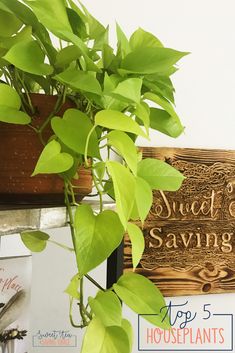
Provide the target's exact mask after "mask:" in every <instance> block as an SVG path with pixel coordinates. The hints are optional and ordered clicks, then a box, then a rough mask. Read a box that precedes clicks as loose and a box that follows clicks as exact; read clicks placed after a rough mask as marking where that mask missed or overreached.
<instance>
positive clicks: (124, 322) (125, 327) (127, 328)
mask: <svg viewBox="0 0 235 353" xmlns="http://www.w3.org/2000/svg"><path fill="white" fill-rule="evenodd" d="M122 328H123V330H124V331H125V332H126V334H127V336H128V340H129V347H130V352H132V346H133V328H132V326H131V323H130V322H129V321H128V320H127V319H122Z"/></svg>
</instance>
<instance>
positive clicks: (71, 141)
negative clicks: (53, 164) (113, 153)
mask: <svg viewBox="0 0 235 353" xmlns="http://www.w3.org/2000/svg"><path fill="white" fill-rule="evenodd" d="M51 126H52V129H53V131H54V133H55V134H56V135H57V136H58V137H59V139H60V140H61V141H62V142H63V143H64V144H65V145H66V146H68V147H69V148H71V149H72V150H73V151H75V152H77V153H80V154H84V153H85V147H86V141H87V137H88V135H89V133H90V131H91V129H92V128H93V125H92V123H91V121H90V119H89V118H88V116H87V115H86V114H84V113H83V112H81V111H80V110H78V109H68V110H66V112H65V114H64V116H63V119H61V118H59V117H54V118H52V120H51ZM88 155H89V156H91V157H97V158H100V152H99V147H98V139H97V135H96V132H95V131H93V132H92V134H91V137H90V139H89V145H88Z"/></svg>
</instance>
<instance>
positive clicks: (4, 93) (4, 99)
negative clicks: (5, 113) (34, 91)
mask: <svg viewBox="0 0 235 353" xmlns="http://www.w3.org/2000/svg"><path fill="white" fill-rule="evenodd" d="M0 106H5V107H9V108H14V109H17V110H18V109H20V107H21V100H20V96H19V94H18V93H17V92H16V90H15V89H14V88H12V87H10V86H8V85H6V84H4V83H0Z"/></svg>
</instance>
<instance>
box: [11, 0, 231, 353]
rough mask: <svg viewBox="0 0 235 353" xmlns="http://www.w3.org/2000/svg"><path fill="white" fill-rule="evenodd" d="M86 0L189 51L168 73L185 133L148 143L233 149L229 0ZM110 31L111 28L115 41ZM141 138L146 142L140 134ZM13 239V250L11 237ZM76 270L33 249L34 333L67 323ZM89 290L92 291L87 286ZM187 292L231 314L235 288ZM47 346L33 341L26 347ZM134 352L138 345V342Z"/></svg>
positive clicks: (60, 255)
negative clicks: (204, 293) (70, 286)
mask: <svg viewBox="0 0 235 353" xmlns="http://www.w3.org/2000/svg"><path fill="white" fill-rule="evenodd" d="M84 4H86V5H87V7H88V8H89V9H90V11H91V12H92V13H93V14H94V15H95V16H97V17H98V18H99V19H100V20H101V22H103V23H104V24H111V26H113V27H114V25H115V20H117V22H118V23H119V24H120V25H121V26H122V28H123V30H124V31H125V32H126V33H127V34H128V35H130V34H131V33H132V32H133V31H134V30H135V29H136V28H137V27H142V28H144V29H145V30H148V31H150V32H153V33H154V34H155V35H157V36H158V37H159V39H160V40H161V41H162V42H163V43H164V44H165V46H167V47H172V48H175V49H178V50H182V51H190V52H191V55H190V56H187V57H185V58H183V59H182V60H181V62H180V65H179V67H180V70H179V72H177V73H176V74H175V75H174V76H173V81H174V84H175V88H176V108H177V112H178V114H179V115H180V117H181V119H182V122H183V124H184V126H186V130H185V134H183V135H182V136H181V137H180V138H178V139H177V140H173V139H170V138H168V137H166V136H164V135H161V134H160V133H152V141H151V145H153V146H174V147H195V148H197V147H205V148H223V149H235V140H234V132H235V104H234V102H235V87H234V86H235V21H234V18H235V2H234V0H223V1H222V0H164V1H162V0H161V1H160V0H144V1H140V0H125V1H124V0H119V1H110V0H99V1H94V0H84ZM113 33H114V32H113V30H112V40H113V38H114V35H113ZM139 144H141V145H149V143H148V142H147V141H143V140H140V141H139ZM51 234H52V235H53V236H54V237H55V239H57V240H58V238H60V239H61V240H62V241H65V242H66V241H69V240H68V238H69V232H68V231H67V230H66V229H62V230H61V229H60V230H54V231H52V232H51ZM12 239H13V238H12ZM5 241H6V240H5ZM13 243H14V244H13V246H14V247H15V249H16V241H14V242H13ZM8 249H9V246H8ZM16 252H19V251H18V250H17V251H16ZM74 274H75V266H74V262H73V260H72V257H71V255H70V254H69V253H68V254H67V253H65V252H64V251H63V250H60V249H55V248H54V247H53V246H51V245H49V246H48V249H47V250H46V251H45V252H44V253H43V254H37V255H34V256H33V283H32V285H33V289H32V307H31V316H32V333H33V334H35V333H36V332H37V331H38V330H39V329H41V330H54V329H63V330H65V329H70V326H69V322H68V313H67V309H68V300H67V297H66V295H65V294H64V293H63V290H64V288H65V287H66V285H67V283H68V281H69V279H70V278H71V277H72V276H73V275H74ZM94 275H95V276H96V277H97V278H99V279H100V280H101V282H103V283H105V265H102V266H101V267H99V268H98V269H96V270H95V274H94ZM88 292H89V295H90V293H92V288H91V287H89V288H88ZM187 299H189V301H190V305H191V306H192V307H193V309H194V310H200V309H201V307H202V305H203V304H204V303H205V302H207V303H211V304H212V307H213V309H214V310H215V312H218V313H220V312H221V313H226V312H227V313H233V314H235V306H234V300H235V294H223V295H209V296H206V297H205V296H195V297H191V298H187ZM180 300H181V298H178V299H177V302H179V301H180ZM182 300H183V298H182ZM125 314H126V316H127V318H129V319H131V320H132V322H133V324H134V325H135V334H137V327H136V321H137V320H136V315H133V314H131V313H130V312H129V311H128V310H126V309H125ZM73 332H74V333H75V334H78V342H79V343H80V342H81V339H82V336H81V334H80V333H78V331H77V330H75V331H73ZM188 348H190V347H188ZM44 350H45V348H42V349H41V350H40V348H37V349H36V348H35V349H32V350H31V352H32V353H34V352H35V353H36V352H37V353H38V352H40V351H42V352H43V351H44ZM46 350H47V353H49V352H62V353H69V352H71V353H75V352H78V349H72V348H68V349H63V348H60V349H58V348H57V349H52V348H46ZM133 352H134V353H137V352H138V349H137V347H136V346H135V347H134V349H133ZM234 352H235V350H234Z"/></svg>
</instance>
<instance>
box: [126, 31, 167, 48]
mask: <svg viewBox="0 0 235 353" xmlns="http://www.w3.org/2000/svg"><path fill="white" fill-rule="evenodd" d="M130 47H131V50H132V51H134V50H136V49H141V48H142V49H143V50H145V48H148V47H150V48H162V47H163V45H162V43H161V42H160V40H159V39H158V38H157V37H155V36H154V35H153V34H152V33H149V32H146V31H144V30H143V29H142V28H138V29H137V30H136V31H135V32H134V33H133V34H132V36H131V38H130Z"/></svg>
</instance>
